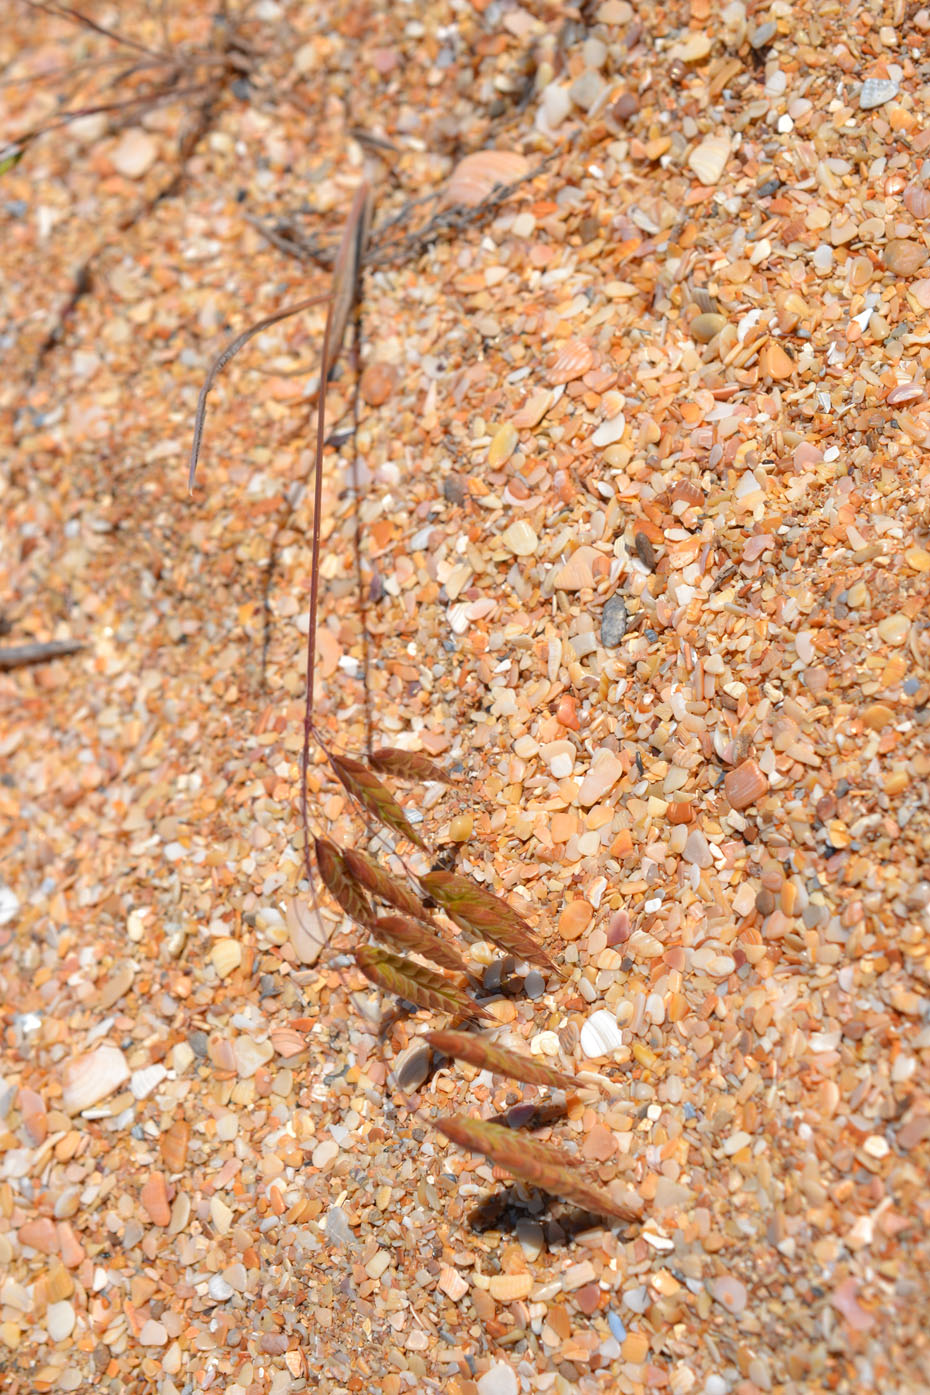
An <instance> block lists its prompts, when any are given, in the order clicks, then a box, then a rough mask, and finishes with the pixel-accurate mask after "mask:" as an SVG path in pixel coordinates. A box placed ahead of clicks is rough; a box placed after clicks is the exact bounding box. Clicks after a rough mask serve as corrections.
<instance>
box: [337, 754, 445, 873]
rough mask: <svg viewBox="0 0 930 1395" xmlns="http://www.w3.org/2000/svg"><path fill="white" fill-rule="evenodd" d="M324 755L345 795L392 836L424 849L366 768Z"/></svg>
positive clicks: (394, 800) (415, 833)
mask: <svg viewBox="0 0 930 1395" xmlns="http://www.w3.org/2000/svg"><path fill="white" fill-rule="evenodd" d="M327 755H328V756H329V759H330V763H331V764H332V767H333V769H334V770H335V772H336V774H337V776H338V777H339V779H340V780H341V782H342V784H343V785H344V786H345V788H346V789H347V790H348V792H349V794H351V795H352V797H353V798H354V799H357V800H358V802H359V804H361V805H362V807H363V808H364V809H367V810H368V812H369V814H371V815H372V816H373V817H374V818H376V819H377V820H378V822H379V823H383V824H385V825H386V826H387V827H388V828H392V829H393V830H394V832H395V833H399V834H400V835H401V836H402V837H404V838H409V839H410V841H411V843H416V845H417V847H418V848H423V849H424V850H425V849H426V844H425V843H424V842H423V839H422V838H421V837H420V835H419V833H417V832H416V830H415V829H414V828H413V826H412V824H411V823H410V822H409V820H408V818H407V815H406V814H405V813H404V811H403V809H402V808H401V807H400V805H399V804H398V802H397V800H396V799H395V798H394V796H393V795H392V794H391V791H390V790H389V789H387V788H386V787H385V786H384V785H382V783H381V781H380V780H379V779H377V778H376V777H375V776H374V775H372V773H371V771H370V770H369V769H368V766H367V765H363V764H362V762H361V761H360V760H353V759H352V758H351V757H350V756H334V755H333V753H332V751H328V752H327Z"/></svg>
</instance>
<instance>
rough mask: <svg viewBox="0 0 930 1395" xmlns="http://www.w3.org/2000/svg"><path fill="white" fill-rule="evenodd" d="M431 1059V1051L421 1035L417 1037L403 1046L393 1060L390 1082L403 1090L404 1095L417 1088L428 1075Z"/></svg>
mask: <svg viewBox="0 0 930 1395" xmlns="http://www.w3.org/2000/svg"><path fill="white" fill-rule="evenodd" d="M432 1059H433V1057H432V1053H431V1051H430V1049H429V1047H428V1046H427V1044H426V1042H425V1041H424V1040H423V1039H422V1037H417V1038H416V1040H414V1041H412V1042H411V1043H410V1045H409V1046H407V1047H405V1048H404V1050H403V1051H402V1052H401V1053H400V1055H399V1056H398V1057H397V1060H396V1061H395V1062H394V1069H393V1070H392V1071H391V1084H392V1085H393V1086H394V1087H395V1089H397V1090H403V1092H404V1094H405V1095H409V1094H410V1093H411V1092H412V1091H413V1090H419V1088H420V1086H421V1085H422V1084H423V1081H424V1080H425V1079H426V1077H427V1076H428V1075H429V1068H430V1065H431V1063H432Z"/></svg>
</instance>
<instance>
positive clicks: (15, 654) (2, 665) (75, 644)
mask: <svg viewBox="0 0 930 1395" xmlns="http://www.w3.org/2000/svg"><path fill="white" fill-rule="evenodd" d="M83 648H84V645H83V644H82V643H81V641H80V640H79V639H49V640H46V641H45V642H44V643H35V644H11V645H9V646H8V647H7V648H4V649H0V672H3V673H9V672H10V670H11V669H14V668H31V667H32V665H33V664H47V663H48V662H49V661H50V660H51V659H63V658H64V657H65V656H66V655H68V654H77V653H78V652H79V651H80V650H81V649H83Z"/></svg>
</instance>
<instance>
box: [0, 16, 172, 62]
mask: <svg viewBox="0 0 930 1395" xmlns="http://www.w3.org/2000/svg"><path fill="white" fill-rule="evenodd" d="M23 4H24V5H27V6H28V7H29V9H30V10H41V11H42V13H43V14H47V15H52V16H53V17H54V18H56V19H65V20H70V21H71V22H72V23H73V24H80V25H83V27H84V28H85V29H93V30H94V32H95V33H97V34H102V35H103V37H104V38H105V39H111V40H112V41H113V43H115V44H122V45H123V46H124V47H125V48H134V49H135V50H136V52H137V53H145V54H147V55H148V57H149V58H157V59H158V60H159V61H160V62H162V63H170V62H171V55H170V54H166V53H159V52H158V50H157V49H154V48H149V47H148V45H147V44H143V43H141V42H140V41H139V40H138V39H131V38H129V37H128V35H126V34H120V33H119V31H118V30H116V29H108V28H107V26H106V25H105V24H98V22H97V21H96V20H95V19H91V18H90V16H89V15H85V14H82V13H81V12H80V10H74V9H72V8H71V6H70V5H50V4H48V3H47V0H23Z"/></svg>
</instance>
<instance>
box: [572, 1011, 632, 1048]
mask: <svg viewBox="0 0 930 1395" xmlns="http://www.w3.org/2000/svg"><path fill="white" fill-rule="evenodd" d="M580 1043H581V1049H582V1051H583V1052H584V1054H585V1055H586V1056H587V1057H589V1059H594V1058H596V1057H598V1056H610V1055H611V1054H612V1053H613V1052H614V1051H616V1050H617V1049H618V1047H620V1046H622V1045H623V1034H622V1032H621V1030H620V1028H619V1027H618V1025H617V1019H616V1018H615V1017H614V1015H613V1013H612V1012H608V1011H607V1009H606V1008H601V1009H599V1011H597V1012H595V1013H592V1014H591V1016H590V1017H589V1018H588V1020H587V1022H585V1024H584V1026H583V1027H582V1029H581V1037H580Z"/></svg>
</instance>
